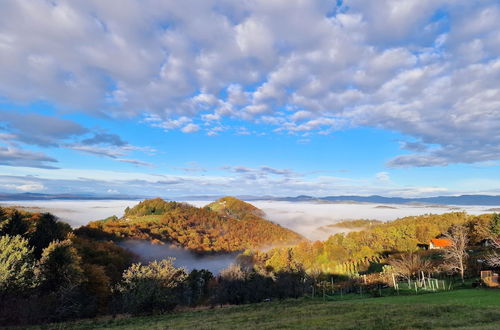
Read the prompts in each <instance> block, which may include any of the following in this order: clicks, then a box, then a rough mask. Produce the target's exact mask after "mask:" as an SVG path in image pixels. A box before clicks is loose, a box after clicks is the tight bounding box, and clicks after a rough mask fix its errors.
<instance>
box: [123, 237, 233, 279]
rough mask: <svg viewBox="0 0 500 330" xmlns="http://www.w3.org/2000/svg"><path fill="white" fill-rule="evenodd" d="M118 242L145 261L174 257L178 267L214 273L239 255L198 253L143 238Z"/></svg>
mask: <svg viewBox="0 0 500 330" xmlns="http://www.w3.org/2000/svg"><path fill="white" fill-rule="evenodd" d="M118 244H119V245H120V246H122V247H124V248H125V249H127V250H130V251H132V252H133V253H135V254H136V255H138V256H139V257H140V259H141V261H143V262H149V261H154V260H162V259H165V258H168V257H174V258H175V259H176V260H175V261H174V265H175V266H177V267H184V268H186V269H187V270H189V271H191V270H193V269H195V268H196V269H208V270H209V271H211V272H212V273H214V274H218V273H219V272H220V271H221V270H222V269H224V268H226V267H227V266H229V265H230V264H231V263H233V262H234V260H235V258H236V256H237V253H232V254H214V255H198V254H195V253H192V252H190V251H188V250H186V249H183V248H180V247H176V246H174V245H169V244H153V243H151V242H148V241H141V240H126V241H122V242H120V243H118Z"/></svg>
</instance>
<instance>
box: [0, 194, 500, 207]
mask: <svg viewBox="0 0 500 330" xmlns="http://www.w3.org/2000/svg"><path fill="white" fill-rule="evenodd" d="M151 197H156V196H130V195H112V196H103V195H91V194H82V195H80V194H36V193H20V194H9V193H0V201H28V200H141V199H146V198H151ZM160 197H162V196H160ZM221 197H222V196H218V195H197V196H183V197H179V198H172V199H173V200H178V201H183V200H184V201H189V200H203V201H211V200H217V199H219V198H221ZM236 197H237V198H239V199H242V200H246V201H287V202H317V203H377V204H446V205H485V206H500V196H494V195H460V196H436V197H423V198H403V197H384V196H379V195H372V196H356V195H353V196H345V195H341V196H325V197H314V196H307V195H300V196H296V197H274V196H252V195H240V196H236Z"/></svg>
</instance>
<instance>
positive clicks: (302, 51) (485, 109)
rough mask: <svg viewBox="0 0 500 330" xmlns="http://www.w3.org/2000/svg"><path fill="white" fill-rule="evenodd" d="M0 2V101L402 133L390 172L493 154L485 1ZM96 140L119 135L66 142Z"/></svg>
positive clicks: (497, 30) (494, 78)
mask: <svg viewBox="0 0 500 330" xmlns="http://www.w3.org/2000/svg"><path fill="white" fill-rule="evenodd" d="M0 9H1V12H2V20H1V22H0V51H1V54H2V61H1V62H0V96H3V97H4V98H7V99H9V100H13V101H16V102H32V101H35V100H47V101H50V102H54V103H55V104H57V105H58V106H59V107H60V109H61V111H77V112H85V113H88V114H91V115H102V114H106V115H110V116H125V117H130V118H135V119H138V120H141V121H143V122H145V123H149V124H151V125H153V126H158V127H161V128H164V129H165V130H175V129H178V130H181V131H182V132H185V133H193V132H197V131H200V130H203V131H205V132H206V133H207V134H209V135H214V134H217V132H219V131H221V130H227V129H231V123H232V121H235V120H236V121H238V122H241V121H243V122H250V123H253V124H257V125H262V127H265V129H268V127H269V126H271V129H272V130H275V131H276V132H284V133H289V134H296V135H308V134H330V133H331V132H333V131H335V130H338V129H345V128H351V127H359V126H362V127H364V126H366V127H377V128H381V129H385V130H391V131H397V132H400V133H402V134H404V135H405V136H407V137H408V140H407V141H402V143H403V145H402V146H403V147H404V148H403V150H405V151H404V152H403V153H402V154H401V155H399V156H398V157H396V158H394V159H392V160H390V161H389V162H388V165H389V166H392V167H410V166H442V165H447V164H450V163H474V162H478V161H480V162H484V161H492V160H499V159H500V134H498V131H499V129H500V115H499V112H500V58H499V54H500V37H499V36H500V24H499V23H498V17H500V4H499V3H498V1H495V0H485V1H481V2H475V1H467V0H406V1H393V0H380V1H373V2H368V3H367V2H366V1H361V0H351V1H326V0H324V1H322V0H318V1H300V0H278V1H265V0H253V1H228V0H220V1H215V0H206V1H196V0H184V1H156V0H144V1H121V0H120V1H118V0H109V1H89V0H85V1H83V0H82V1H29V2H26V1H4V2H2V4H1V5H0ZM19 22H23V23H22V24H20V23H19ZM9 123H10V125H11V127H12V128H13V133H12V134H16V136H17V137H18V138H19V139H20V140H22V141H23V142H27V143H33V144H38V145H50V144H53V143H55V142H54V139H56V138H61V137H63V138H64V137H68V136H70V135H71V134H81V133H82V132H83V131H81V130H84V128H81V127H77V126H73V127H69V128H68V130H64V129H62V127H66V126H68V123H65V122H53V123H52V124H51V125H52V126H53V127H50V132H41V133H40V134H38V133H37V134H20V133H19V132H18V131H21V130H22V127H21V126H22V123H19V122H16V121H15V120H10V121H9ZM61 125H62V126H61ZM232 129H234V130H235V132H236V133H238V132H241V133H242V134H248V133H249V132H248V130H246V129H242V128H241V127H232ZM79 130H80V131H79ZM53 132H57V134H58V135H54V134H55V133H53ZM238 134H239V133H238ZM96 141H101V142H105V143H108V144H113V145H115V146H119V145H118V144H121V143H122V142H123V141H121V140H119V139H116V138H113V137H110V136H106V135H99V136H98V135H96V136H95V137H94V138H88V139H86V140H84V141H82V145H78V146H74V148H75V149H79V150H83V151H85V150H84V149H85V148H86V147H85V146H86V145H88V144H89V143H94V142H96ZM122 146H123V144H122ZM94 150H95V149H94ZM11 153H12V152H11ZM104 153H105V151H103V154H104ZM108 154H109V153H108ZM109 155H110V156H111V154H109ZM113 156H114V157H115V158H116V159H122V158H121V156H119V155H113ZM44 161H49V162H50V160H48V159H45V160H44Z"/></svg>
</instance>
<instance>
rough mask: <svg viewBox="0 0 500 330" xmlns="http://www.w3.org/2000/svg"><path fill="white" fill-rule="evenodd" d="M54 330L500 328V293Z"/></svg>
mask: <svg viewBox="0 0 500 330" xmlns="http://www.w3.org/2000/svg"><path fill="white" fill-rule="evenodd" d="M44 328H48V329H68V328H72V329H74V328H76V329H96V328H120V329H167V328H168V329H232V330H234V329H235V328H237V329H238V330H240V329H276V328H286V329H315V328H327V329H332V328H333V329H429V328H432V329H446V328H460V329H499V328H500V290H496V291H494V290H480V289H474V290H472V289H469V290H455V291H449V292H442V293H433V294H424V295H418V296H399V297H384V298H367V299H358V300H349V301H322V300H310V299H299V300H286V301H282V302H278V301H277V302H271V303H261V304H253V305H244V306H234V307H227V308H222V309H220V308H216V309H213V310H201V311H195V312H182V313H175V314H170V315H160V316H149V317H134V318H125V319H120V320H98V321H82V322H78V323H62V324H54V325H50V326H47V327H44Z"/></svg>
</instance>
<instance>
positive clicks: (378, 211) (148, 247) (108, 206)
mask: <svg viewBox="0 0 500 330" xmlns="http://www.w3.org/2000/svg"><path fill="white" fill-rule="evenodd" d="M138 202H139V201H132V200H92V201H89V200H64V201H59V200H54V201H8V202H0V206H12V205H18V206H24V207H27V208H28V209H31V210H33V211H38V212H51V213H53V214H54V215H56V216H57V217H59V218H60V219H61V220H63V221H65V222H67V223H69V224H70V225H71V226H73V227H75V228H76V227H79V226H81V225H84V224H86V223H88V222H89V221H92V220H99V219H104V218H107V217H109V216H112V215H116V216H118V217H121V216H122V215H123V211H124V210H125V208H126V207H127V206H129V207H133V206H134V205H136V204H137V203H138ZM210 202H212V201H186V203H189V204H192V205H194V206H204V205H207V204H209V203H210ZM251 203H252V204H253V205H255V206H256V207H258V208H260V209H262V210H263V211H264V212H265V213H266V217H267V219H269V220H271V221H273V222H275V223H278V224H280V225H281V226H283V227H286V228H289V229H291V230H294V231H296V232H297V233H299V234H302V235H304V236H305V237H307V238H308V239H311V240H324V239H326V238H327V237H328V236H330V235H331V234H333V233H335V232H340V231H346V230H343V229H342V228H328V229H325V228H322V227H324V226H327V225H330V224H334V223H336V222H338V221H341V220H350V219H373V220H381V221H389V220H394V219H397V218H400V217H405V216H410V215H422V214H428V213H434V214H442V213H446V212H456V211H466V212H467V213H469V214H481V213H487V212H491V211H490V209H493V208H497V207H498V206H477V205H468V206H454V205H406V204H405V205H400V204H383V205H382V204H371V203H315V202H284V201H252V202H251ZM123 244H124V246H125V247H126V248H128V249H130V250H132V251H133V252H134V253H135V254H137V255H139V256H140V257H141V258H142V259H143V260H144V261H149V260H154V259H161V258H164V257H168V256H173V257H176V258H177V261H176V265H177V266H183V267H186V268H187V269H193V268H206V269H209V270H211V271H213V272H215V273H217V272H218V271H219V270H220V269H223V268H225V267H226V266H228V265H229V264H230V263H231V262H232V261H233V260H234V256H231V255H224V256H203V257H200V256H197V255H195V254H192V253H190V252H189V251H186V250H183V249H179V248H176V247H172V246H168V245H155V244H150V243H149V242H144V241H140V242H135V241H127V242H123Z"/></svg>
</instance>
